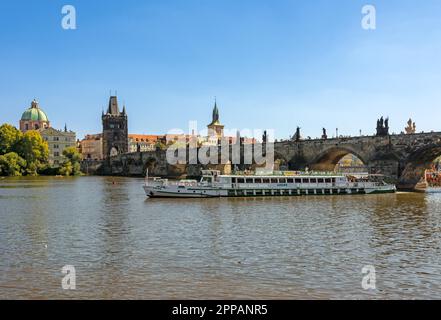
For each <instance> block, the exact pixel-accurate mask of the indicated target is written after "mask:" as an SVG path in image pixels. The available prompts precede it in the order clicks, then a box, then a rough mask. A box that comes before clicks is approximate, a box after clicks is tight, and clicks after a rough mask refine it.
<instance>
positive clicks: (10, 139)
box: [0, 123, 23, 154]
mask: <svg viewBox="0 0 441 320" xmlns="http://www.w3.org/2000/svg"><path fill="white" fill-rule="evenodd" d="M22 136H23V134H22V133H21V131H20V130H18V129H17V128H15V127H14V126H12V125H10V124H7V123H5V124H3V125H1V126H0V154H6V153H8V152H13V151H15V149H16V147H17V143H18V142H19V141H20V139H21V138H22Z"/></svg>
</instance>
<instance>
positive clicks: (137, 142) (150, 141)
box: [129, 134, 164, 153]
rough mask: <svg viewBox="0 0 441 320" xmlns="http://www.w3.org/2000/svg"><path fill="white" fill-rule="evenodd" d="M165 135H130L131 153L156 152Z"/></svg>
mask: <svg viewBox="0 0 441 320" xmlns="http://www.w3.org/2000/svg"><path fill="white" fill-rule="evenodd" d="M160 141H164V136H163V135H147V134H129V152H130V153H132V152H146V151H155V150H156V147H157V145H158V142H160Z"/></svg>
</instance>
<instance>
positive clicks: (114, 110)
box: [102, 96, 129, 158]
mask: <svg viewBox="0 0 441 320" xmlns="http://www.w3.org/2000/svg"><path fill="white" fill-rule="evenodd" d="M102 121H103V155H104V158H108V157H109V156H116V155H118V154H122V153H127V152H128V151H129V135H128V126H127V114H126V107H125V106H124V107H123V110H122V112H120V111H119V107H118V99H117V97H116V96H111V97H110V99H109V107H108V109H107V112H106V113H104V112H103V115H102Z"/></svg>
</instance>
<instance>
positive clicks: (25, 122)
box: [20, 99, 51, 133]
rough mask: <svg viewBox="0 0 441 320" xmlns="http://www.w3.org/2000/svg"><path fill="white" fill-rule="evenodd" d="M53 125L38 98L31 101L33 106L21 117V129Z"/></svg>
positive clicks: (44, 127)
mask: <svg viewBox="0 0 441 320" xmlns="http://www.w3.org/2000/svg"><path fill="white" fill-rule="evenodd" d="M50 126H51V124H50V122H49V119H48V117H47V115H46V113H45V112H44V111H43V110H42V109H41V108H40V106H39V104H38V102H37V100H35V99H34V100H33V101H32V102H31V106H30V107H29V109H27V110H26V111H25V112H23V115H22V116H21V119H20V131H21V132H23V133H24V132H26V131H29V130H40V129H47V128H49V127H50Z"/></svg>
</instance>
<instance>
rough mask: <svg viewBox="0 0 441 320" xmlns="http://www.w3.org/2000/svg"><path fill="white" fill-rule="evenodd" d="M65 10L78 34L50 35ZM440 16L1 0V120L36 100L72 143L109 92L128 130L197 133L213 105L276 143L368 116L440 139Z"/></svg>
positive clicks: (352, 6)
mask: <svg viewBox="0 0 441 320" xmlns="http://www.w3.org/2000/svg"><path fill="white" fill-rule="evenodd" d="M65 4H72V5H74V6H75V7H76V10H77V30H70V31H66V30H63V29H62V28H61V19H62V14H61V7H62V6H63V5H65ZM365 4H374V5H375V6H376V8H377V29H376V30H375V31H366V30H363V29H362V28H361V24H360V22H361V19H362V14H361V8H362V6H363V5H365ZM440 13H441V1H439V0H425V1H417V0H412V1H410V0H387V1H386V0H382V1H358V0H327V1H325V0H312V1H306V0H304V1H294V0H290V1H288V0H266V1H259V0H197V1H196V0H180V1H178V0H175V1H170V0H156V1H153V0H151V1H134V0H133V1H127V0H126V1H104V0H102V1H100V0H87V1H85V0H84V1H77V0H70V1H58V0H50V1H49V0H39V1H37V0H26V1H24V0H21V1H19V0H17V1H5V0H2V2H1V4H0V40H1V43H0V45H1V47H0V67H1V72H0V98H1V99H0V122H9V123H12V124H14V125H18V120H19V118H20V116H21V113H22V112H23V111H24V109H26V108H27V107H28V106H29V105H30V102H31V100H32V99H33V98H37V99H38V100H39V101H40V105H41V107H42V108H43V109H44V110H45V111H46V112H47V114H48V116H49V118H50V120H51V122H52V125H53V126H54V127H57V128H62V127H63V126H64V123H65V122H67V124H68V127H69V128H70V129H73V130H75V131H76V132H77V133H78V136H79V137H80V138H81V137H82V136H83V135H84V134H85V133H96V132H100V131H101V118H100V117H101V111H102V108H103V107H104V106H106V104H107V101H108V96H109V90H117V91H118V97H119V99H120V102H121V103H122V102H123V101H125V103H126V106H127V111H128V114H129V131H130V133H140V134H143V133H144V134H147V133H150V134H156V133H165V132H167V131H168V130H170V129H171V128H182V129H186V128H187V126H188V121H189V120H197V121H198V122H199V128H200V127H201V126H206V124H208V123H209V120H210V117H211V111H212V106H213V100H214V96H216V97H217V101H218V105H219V109H220V118H221V121H222V122H223V123H224V124H225V125H226V127H227V128H239V129H243V128H250V129H255V128H262V129H265V128H268V129H275V130H276V138H287V137H288V136H290V135H292V134H293V133H294V132H295V128H296V126H297V125H299V126H301V127H302V133H303V135H305V136H308V135H309V136H312V137H316V136H320V135H321V128H322V127H326V128H327V129H328V134H330V135H332V134H333V133H334V132H335V128H336V127H338V128H339V133H340V134H345V135H356V134H358V132H359V130H360V129H361V130H362V131H363V133H364V134H367V133H369V134H371V133H374V130H375V125H376V119H377V118H378V117H379V116H380V115H384V116H390V118H391V121H390V124H391V128H392V131H395V132H400V131H402V130H403V128H404V126H405V123H406V121H407V119H408V118H409V117H412V118H413V119H414V120H415V121H416V123H417V127H418V131H422V130H424V131H430V130H438V131H441V123H440V118H441V111H440V110H441V19H440Z"/></svg>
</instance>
